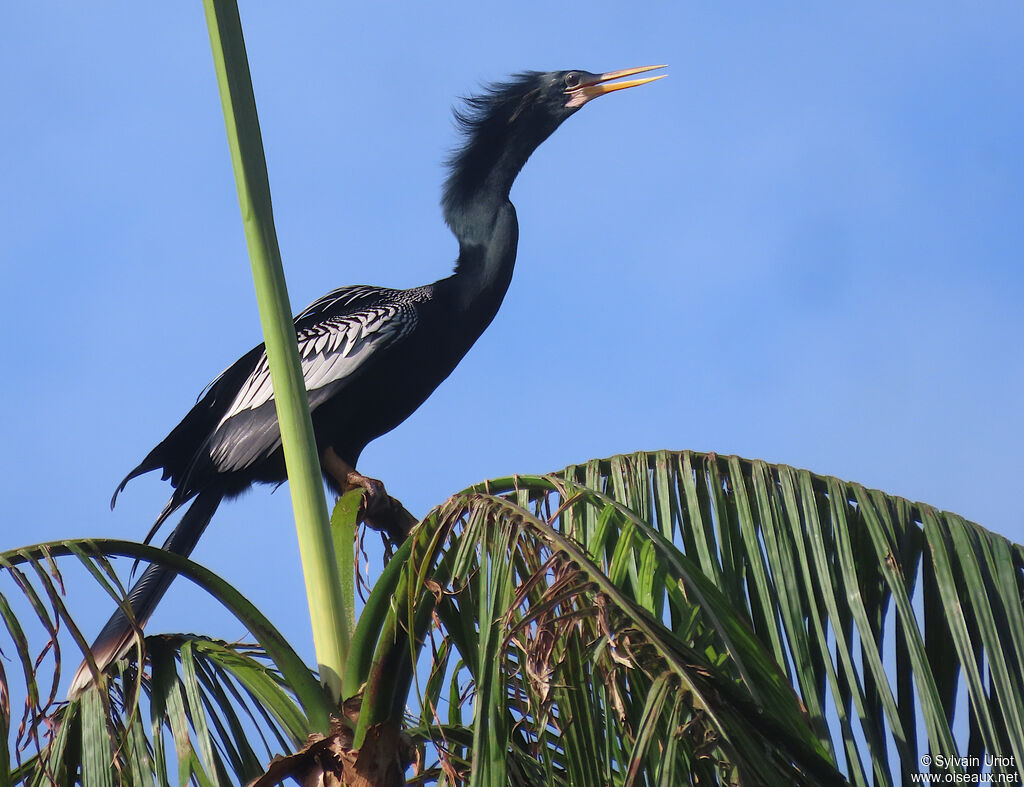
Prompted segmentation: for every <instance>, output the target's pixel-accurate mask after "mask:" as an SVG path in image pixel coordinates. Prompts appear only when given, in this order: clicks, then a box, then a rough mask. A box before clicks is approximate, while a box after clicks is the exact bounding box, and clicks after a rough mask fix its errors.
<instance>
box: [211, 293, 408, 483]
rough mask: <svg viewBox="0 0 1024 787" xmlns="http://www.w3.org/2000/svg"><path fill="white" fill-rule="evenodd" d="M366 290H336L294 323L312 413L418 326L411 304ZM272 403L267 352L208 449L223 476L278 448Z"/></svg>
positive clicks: (278, 433) (247, 379)
mask: <svg viewBox="0 0 1024 787" xmlns="http://www.w3.org/2000/svg"><path fill="white" fill-rule="evenodd" d="M363 289H364V288H358V287H346V288H343V289H342V290H336V291H334V292H332V293H329V294H328V295H325V296H324V297H323V298H321V299H320V300H318V301H316V302H315V303H314V304H312V305H311V306H310V307H309V308H307V309H306V310H305V311H303V312H302V313H301V314H299V316H298V317H296V318H295V324H296V338H297V339H298V344H299V360H300V364H301V367H302V377H303V380H304V381H305V384H306V391H307V393H308V396H309V406H310V409H311V410H315V409H316V408H317V407H318V406H319V405H320V404H322V403H323V402H324V401H325V400H326V399H327V398H329V396H330V395H333V393H334V392H335V391H336V390H337V386H334V385H333V384H334V383H339V382H342V381H344V380H346V379H350V378H352V377H354V376H356V375H357V374H358V372H359V371H360V370H361V368H362V367H363V366H364V365H365V364H366V363H367V361H369V360H370V358H372V357H373V356H374V355H375V354H376V353H378V352H381V351H382V350H384V349H385V348H387V347H388V346H390V345H392V344H394V343H395V342H396V341H398V340H400V339H401V338H402V337H403V336H405V335H407V334H408V333H409V332H410V331H412V330H413V329H414V328H415V326H416V322H417V317H416V309H415V308H414V305H413V303H412V302H411V301H410V300H407V299H401V298H394V297H392V298H387V297H382V292H381V291H380V290H378V289H376V288H365V290H366V292H363V291H362V290H363ZM389 294H390V292H389ZM371 295H372V296H374V297H369V296H371ZM329 386H331V388H330V390H329V391H328V387H329ZM273 398H274V389H273V386H272V385H271V382H270V368H269V366H268V364H267V355H266V351H264V352H263V354H262V355H261V356H260V358H259V359H258V360H257V361H256V364H255V366H254V367H253V370H252V372H251V373H250V374H249V376H248V378H246V379H245V381H244V382H243V383H242V384H241V386H240V387H239V389H238V393H237V394H236V395H235V397H234V399H233V400H232V402H231V404H230V405H229V406H228V408H227V410H226V411H225V413H224V415H223V416H222V417H221V419H220V422H219V423H218V424H217V426H216V428H215V429H214V431H213V434H212V435H211V436H210V440H209V443H208V446H207V448H208V450H209V455H210V458H211V459H212V460H213V463H214V465H215V466H216V467H217V469H218V470H219V471H221V472H229V471H233V470H240V469H242V468H244V467H247V466H249V465H251V464H253V463H254V462H256V461H258V460H259V459H262V458H264V457H266V456H269V455H270V453H272V452H273V451H274V449H276V448H277V446H278V445H279V444H280V442H281V437H280V432H279V430H278V426H277V416H276V413H275V412H274V410H273V407H272V406H271V407H269V408H268V407H266V405H268V404H272V400H273Z"/></svg>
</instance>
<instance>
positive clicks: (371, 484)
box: [345, 470, 418, 544]
mask: <svg viewBox="0 0 1024 787" xmlns="http://www.w3.org/2000/svg"><path fill="white" fill-rule="evenodd" d="M345 487H346V491H347V490H349V489H356V488H361V489H363V490H364V491H365V492H366V494H364V495H363V499H362V501H361V502H360V504H359V521H360V522H362V523H363V524H364V525H366V526H367V527H368V528H370V529H371V530H377V531H379V532H384V533H387V535H388V538H390V539H391V540H392V541H393V542H394V543H396V544H401V543H402V542H403V541H405V538H406V536H408V535H409V531H410V530H412V527H413V525H415V524H416V522H417V521H418V520H417V519H416V517H414V516H413V515H412V514H410V513H409V512H408V511H406V510H405V506H403V505H402V504H401V503H400V502H399V501H397V500H396V499H395V498H393V497H391V495H389V494H388V493H387V490H385V489H384V484H382V483H381V482H380V481H378V480H377V479H376V478H369V477H368V476H365V475H363V474H362V473H358V472H356V471H355V470H352V471H350V472H349V473H347V474H346V476H345Z"/></svg>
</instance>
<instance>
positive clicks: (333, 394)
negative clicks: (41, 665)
mask: <svg viewBox="0 0 1024 787" xmlns="http://www.w3.org/2000/svg"><path fill="white" fill-rule="evenodd" d="M655 68H662V66H646V67H643V68H630V69H625V70H622V71H612V72H610V73H606V74H592V73H589V72H587V71H553V72H548V73H539V72H528V73H523V74H519V75H517V76H516V77H514V78H513V79H511V80H510V81H509V82H506V83H502V84H498V85H494V86H492V87H490V88H489V89H488V90H487V91H486V92H484V93H483V94H482V95H479V96H476V97H472V98H469V99H467V105H468V108H467V109H466V110H464V111H456V113H455V115H456V119H457V122H458V124H459V126H460V127H461V128H462V130H463V132H464V134H465V141H464V144H463V145H462V146H461V147H460V148H459V149H458V150H457V151H456V152H455V154H454V155H453V156H452V157H451V160H450V162H449V163H450V173H449V175H448V179H447V180H446V181H445V185H444V194H443V198H442V201H441V204H442V207H443V209H444V218H445V221H446V222H447V223H448V226H449V227H450V228H451V230H452V232H453V233H454V234H455V237H456V238H457V239H458V241H459V257H458V260H457V262H456V265H455V272H454V273H453V274H452V275H451V276H449V277H447V278H445V279H441V280H440V281H437V282H434V283H433V284H428V285H426V286H424V287H415V288H413V289H410V290H392V289H388V288H385V287H370V286H365V285H357V286H354V287H342V288H340V289H337V290H334V291H333V292H330V293H328V294H327V295H325V296H324V297H322V298H320V299H319V300H317V301H315V302H314V303H313V304H311V305H310V306H309V307H308V308H307V309H306V310H305V311H303V312H302V313H300V314H299V315H298V316H297V317H296V318H295V332H296V336H297V339H298V344H299V355H300V358H301V363H302V374H303V377H304V379H305V383H306V389H307V392H308V396H309V409H310V410H311V411H312V416H313V431H314V433H315V435H316V441H317V447H318V450H319V452H320V458H321V465H322V468H323V471H324V478H325V480H326V482H327V484H328V486H329V487H330V488H331V489H332V490H333V491H334V492H335V493H341V492H343V491H345V490H347V489H350V488H352V487H353V486H356V485H359V486H364V487H367V489H368V490H369V491H370V492H371V496H376V497H380V495H381V493H382V487H381V486H380V484H379V482H374V481H372V480H371V479H367V478H365V477H363V476H361V475H360V474H358V473H357V472H356V471H355V466H356V462H357V461H358V460H359V454H360V453H361V452H362V450H363V448H364V447H365V446H366V445H367V443H369V442H370V441H371V440H373V439H375V438H377V437H379V436H380V435H382V434H384V433H385V432H388V431H390V430H391V429H393V428H394V427H395V426H397V425H398V424H400V423H401V422H402V421H404V420H405V419H406V418H408V417H409V415H410V414H411V413H412V412H413V411H414V410H415V409H416V408H417V407H419V406H420V405H421V404H422V403H423V402H424V401H425V400H426V398H427V397H428V396H430V394H431V393H432V392H433V391H434V389H435V388H436V387H437V386H438V385H439V384H440V383H441V381H442V380H444V379H445V378H446V377H447V376H448V375H449V374H450V373H451V371H452V370H453V369H454V368H455V366H456V364H458V362H459V361H460V360H461V359H462V357H463V355H465V354H466V351H467V350H469V348H470V347H471V346H472V345H473V343H474V342H475V341H476V340H477V337H479V336H480V334H481V333H483V331H484V329H485V328H486V327H487V326H488V325H489V324H490V322H491V320H492V319H493V318H494V315H495V313H496V312H497V311H498V307H499V306H500V305H501V301H502V299H503V298H504V296H505V291H506V290H507V289H508V286H509V282H510V281H511V278H512V269H513V267H514V265H515V259H516V244H517V241H518V235H519V227H518V223H517V222H516V211H515V208H514V207H513V206H512V203H511V202H510V201H509V191H510V189H511V188H512V183H513V181H514V180H515V179H516V176H517V175H518V174H519V171H520V170H521V169H522V167H523V165H524V164H525V163H526V160H527V159H528V158H529V157H530V155H531V154H532V153H533V151H534V150H536V149H537V147H538V146H539V145H540V144H541V143H542V142H543V141H544V140H545V139H547V138H548V137H549V136H550V135H551V134H552V133H553V132H554V131H555V129H557V128H558V127H559V125H561V124H562V122H563V121H565V120H566V118H568V117H569V116H570V115H572V114H574V113H575V112H576V111H577V110H579V109H580V107H582V106H583V105H584V104H586V103H587V102H588V101H590V100H591V99H594V98H596V97H598V96H601V95H604V94H605V93H611V92H613V91H616V90H621V89H622V88H627V87H633V86H635V85H641V84H644V83H646V82H652V81H654V80H655V79H660V78H661V76H663V75H661V76H655V77H643V78H640V79H632V80H624V78H625V77H630V76H633V75H635V74H639V73H642V72H645V71H650V70H652V69H655ZM614 80H624V81H614ZM273 399H274V394H273V390H272V389H271V384H270V374H269V371H268V368H267V358H266V354H265V352H264V348H263V345H262V344H261V345H260V346H259V347H255V348H253V350H251V351H250V352H248V353H246V354H245V355H243V356H242V357H241V358H239V359H238V360H237V361H235V363H234V364H232V365H231V366H230V367H229V368H228V369H227V370H226V371H225V372H224V373H223V374H221V375H220V377H218V378H217V379H216V380H214V382H213V383H211V384H210V385H209V387H208V388H207V389H206V390H205V391H204V393H203V394H202V395H201V397H200V399H199V401H198V402H197V403H196V405H195V406H194V407H193V408H192V409H191V410H190V411H189V413H188V415H186V416H185V418H184V419H182V421H181V423H180V424H178V425H177V426H176V427H174V429H173V430H172V431H171V433H170V434H169V435H168V436H167V437H166V438H165V439H164V440H163V442H161V443H160V444H159V445H158V446H157V447H156V448H154V449H153V450H152V451H150V453H149V455H148V456H147V457H146V458H145V459H143V460H142V462H141V463H140V464H139V466H138V467H136V468H135V469H134V470H132V471H131V472H130V473H129V474H128V475H127V477H125V479H124V480H123V481H122V482H121V484H120V485H119V486H118V488H117V491H116V492H115V493H114V500H111V506H113V504H114V501H115V500H116V499H117V494H118V493H119V492H121V490H123V489H124V487H125V485H126V484H127V483H128V481H130V480H131V479H133V478H135V477H136V476H138V475H141V474H143V473H147V472H149V471H151V470H162V471H163V478H164V479H169V480H170V482H171V486H172V487H174V491H173V493H172V494H171V498H170V500H169V501H168V503H167V505H166V506H165V507H164V509H163V511H162V512H161V513H160V516H159V517H158V518H157V520H156V523H155V524H154V525H153V527H152V529H151V530H150V532H149V535H148V536H147V539H146V540H147V541H148V540H149V539H150V538H151V537H152V536H153V534H154V533H155V532H156V530H157V529H158V528H159V527H160V525H161V524H162V523H163V522H164V520H165V519H167V517H168V516H170V515H171V514H172V513H173V512H174V511H176V510H177V509H178V508H179V507H181V506H182V505H184V504H185V503H186V502H188V501H189V500H192V504H191V506H189V508H188V510H187V511H186V512H185V514H184V516H182V518H181V521H180V522H179V523H178V526H177V527H176V528H175V529H174V532H172V533H171V535H170V536H169V537H168V539H167V541H166V542H165V543H164V548H165V549H167V550H170V551H172V552H176V553H178V554H180V555H188V554H189V553H191V551H192V549H193V548H194V547H195V545H196V542H197V541H198V540H199V537H200V536H201V535H202V533H203V530H204V529H205V528H206V526H207V524H208V523H209V522H210V519H211V518H212V517H213V514H214V512H215V511H216V510H217V506H218V505H220V502H221V501H222V500H224V499H225V498H231V497H234V496H236V495H238V494H239V493H241V492H242V491H243V490H245V489H247V488H248V487H249V486H250V485H251V484H253V483H255V482H264V483H275V484H277V483H281V482H283V481H284V480H285V479H286V475H285V467H284V459H283V457H282V452H281V437H280V433H279V431H278V425H277V415H276V413H275V408H274V400H273ZM385 497H386V496H385ZM372 506H373V504H372V503H371V510H372ZM172 578H173V573H172V572H169V571H167V570H166V569H164V568H161V567H160V566H158V565H155V564H154V565H151V566H150V567H149V568H148V569H147V570H146V571H145V572H144V573H143V575H142V577H140V579H139V581H138V582H137V583H136V584H135V586H134V587H133V588H132V590H131V592H130V594H129V601H130V604H131V606H132V609H133V611H134V617H135V620H136V622H137V623H138V625H142V624H143V623H144V622H145V621H146V620H147V619H148V618H149V616H150V614H151V613H152V612H153V609H154V608H155V607H156V604H157V602H158V601H159V600H160V598H161V596H162V595H163V594H164V592H165V591H166V590H167V587H168V585H169V584H170V582H171V579H172ZM133 631H134V629H133V628H132V626H131V624H130V623H129V621H128V619H127V617H126V616H125V615H124V614H123V613H121V612H118V613H116V614H115V615H114V616H113V617H112V618H111V619H110V620H109V621H108V622H107V625H106V626H105V627H104V628H103V630H102V632H101V633H100V635H99V636H98V637H97V639H96V642H95V643H94V644H93V646H92V651H93V657H94V658H95V660H96V663H97V665H98V666H99V668H100V669H103V668H105V667H106V665H107V664H109V663H110V662H111V661H113V660H114V659H116V658H118V657H119V656H120V655H121V654H122V653H123V652H124V651H125V650H126V649H127V647H128V645H129V643H130V642H131V640H132V633H133ZM90 680H91V674H90V671H89V669H88V667H87V666H86V665H83V666H82V667H80V668H79V671H78V674H77V675H76V676H75V678H74V680H73V681H72V688H71V694H72V695H74V694H76V693H77V692H78V691H79V690H80V689H81V688H83V687H84V686H86V685H88V683H89V682H90Z"/></svg>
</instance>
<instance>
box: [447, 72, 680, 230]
mask: <svg viewBox="0 0 1024 787" xmlns="http://www.w3.org/2000/svg"><path fill="white" fill-rule="evenodd" d="M658 68H664V66H641V67H640V68H625V69H622V70H621V71H609V72H608V73H605V74H592V73H591V72H589V71H581V70H578V69H574V70H571V71H548V72H540V71H527V72H524V73H521V74H517V75H516V76H514V77H512V79H510V80H509V81H507V82H501V83H497V84H493V85H490V86H489V87H487V88H486V89H485V90H484V91H483V92H481V93H480V94H478V95H475V96H470V97H469V98H467V99H466V100H465V105H464V107H461V108H458V109H456V110H455V120H456V123H457V124H458V126H459V128H460V129H461V131H462V132H463V135H464V137H465V142H464V143H463V145H462V146H461V147H460V148H459V149H458V150H456V151H455V152H454V153H453V155H452V156H451V158H450V159H449V162H448V163H449V166H450V169H451V173H450V175H449V177H448V181H447V182H446V184H445V194H444V198H443V204H444V206H445V212H446V216H448V217H449V223H451V221H452V217H453V213H454V211H455V210H456V209H465V207H466V206H467V204H468V203H472V202H473V201H475V200H479V199H480V198H481V196H482V195H483V193H484V192H482V191H481V190H482V189H490V190H491V193H493V194H496V195H498V196H507V194H508V189H509V188H510V187H511V185H512V181H513V180H514V179H515V177H516V175H517V174H518V173H519V170H520V168H521V167H522V166H523V165H524V164H525V163H526V160H527V159H528V158H529V157H530V154H531V153H533V151H534V150H536V149H537V147H538V146H539V145H540V144H541V143H542V142H543V141H544V140H545V139H547V138H548V137H549V136H551V134H552V133H553V132H554V131H555V129H557V128H558V127H559V126H560V125H561V124H562V123H563V122H564V121H565V120H566V119H567V118H568V117H569V116H571V115H573V114H575V113H576V112H578V111H579V109H580V108H581V107H582V106H583V105H584V104H586V103H587V102H589V101H591V100H593V99H595V98H597V97H598V96H603V95H604V94H606V93H613V92H615V91H617V90H622V89H624V88H628V87H636V86H637V85H643V84H646V83H648V82H654V81H655V80H657V79H661V78H662V77H663V76H665V74H660V75H658V76H651V77H641V78H639V79H629V78H628V77H633V76H635V75H637V74H642V73H644V72H647V71H653V70H655V69H658Z"/></svg>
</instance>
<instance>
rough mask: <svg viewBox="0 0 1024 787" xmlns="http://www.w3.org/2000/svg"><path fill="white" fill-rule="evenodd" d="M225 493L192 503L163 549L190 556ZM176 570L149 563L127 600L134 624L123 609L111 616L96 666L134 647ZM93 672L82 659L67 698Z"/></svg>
mask: <svg viewBox="0 0 1024 787" xmlns="http://www.w3.org/2000/svg"><path fill="white" fill-rule="evenodd" d="M221 498H222V495H221V494H220V493H219V492H201V493H200V494H199V495H198V497H196V499H195V500H193V501H192V505H190V506H189V507H188V510H187V511H186V512H185V515H184V516H183V517H182V518H181V521H180V522H178V526H177V527H175V528H174V531H173V532H172V533H171V535H170V536H168V537H167V540H166V541H165V542H164V547H163V548H164V549H166V550H167V551H168V552H174V553H175V554H178V555H182V556H184V557H187V556H188V555H189V554H190V553H191V552H192V550H193V549H195V546H196V543H198V541H199V537H200V536H201V535H202V534H203V531H204V530H206V526H207V525H208V524H209V523H210V520H211V519H212V518H213V514H214V512H216V510H217V506H218V505H220V501H221ZM174 575H175V572H174V571H172V570H170V569H167V568H165V567H163V566H160V565H158V564H156V563H153V564H152V565H150V567H149V568H147V569H146V570H145V571H144V572H143V573H142V576H141V577H139V581H138V582H136V583H135V585H134V586H133V587H132V589H131V591H130V592H129V593H128V603H129V604H130V605H131V608H132V613H133V616H134V619H135V620H134V624H133V622H132V621H131V620H130V619H129V618H128V616H127V615H126V614H125V613H124V612H123V611H122V610H120V609H118V610H117V612H115V613H114V614H113V615H111V617H110V620H108V621H107V624H106V625H105V626H104V627H103V630H102V631H100V633H99V636H98V637H96V640H95V642H93V644H92V656H93V659H94V660H95V662H96V666H97V668H98V669H99V670H100V671H103V670H104V669H106V668H107V666H109V665H110V664H111V663H113V662H114V661H116V660H117V659H119V658H121V656H123V655H124V654H125V653H127V652H128V649H129V648H130V647H131V645H132V642H133V639H134V637H135V631H136V629H137V628H139V627H141V626H143V625H145V623H146V621H147V620H149V617H150V615H152V614H153V610H155V609H156V605H157V604H158V603H159V602H160V599H161V598H163V595H164V593H165V592H167V588H168V587H170V584H171V580H173V579H174ZM92 677H93V676H92V671H91V670H90V669H89V664H88V662H85V661H83V662H82V664H81V665H80V666H79V667H78V672H76V673H75V677H74V678H73V679H72V681H71V688H69V689H68V697H69V698H74V697H76V696H78V694H79V693H81V692H82V690H84V689H85V688H86V687H87V686H88V685H89V684H90V683H92Z"/></svg>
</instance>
